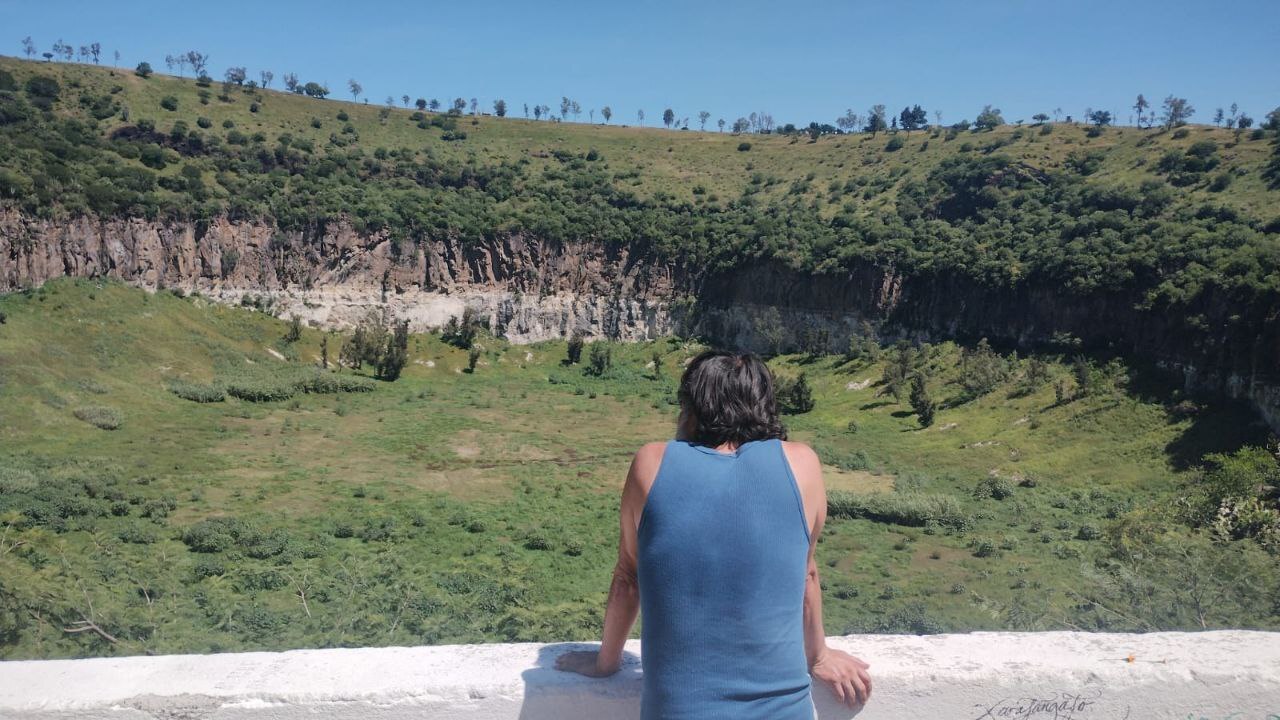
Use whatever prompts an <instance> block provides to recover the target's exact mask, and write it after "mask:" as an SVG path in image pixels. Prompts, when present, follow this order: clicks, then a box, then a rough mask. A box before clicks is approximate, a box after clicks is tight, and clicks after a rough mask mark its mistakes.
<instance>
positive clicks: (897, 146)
mask: <svg viewBox="0 0 1280 720" xmlns="http://www.w3.org/2000/svg"><path fill="white" fill-rule="evenodd" d="M904 145H906V143H905V142H904V141H903V140H902V138H900V137H898V136H897V135H894V136H893V137H891V138H889V142H888V143H887V144H886V145H885V146H884V149H885V152H897V151H899V150H901V149H902V148H903V146H904Z"/></svg>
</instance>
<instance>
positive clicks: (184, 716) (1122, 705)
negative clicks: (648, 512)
mask: <svg viewBox="0 0 1280 720" xmlns="http://www.w3.org/2000/svg"><path fill="white" fill-rule="evenodd" d="M829 642H830V644H831V645H832V646H833V647H837V648H840V649H844V650H847V651H849V652H852V653H854V654H856V655H858V656H860V657H862V658H863V659H864V660H867V661H868V662H870V663H871V673H872V677H873V679H874V683H875V689H874V695H873V697H872V700H871V703H870V704H869V705H868V706H867V707H866V708H865V709H864V710H862V711H861V712H860V713H857V715H856V716H857V717H858V718H859V719H860V720H863V719H865V720H879V719H884V720H899V719H901V720H907V719H908V718H909V719H911V720H916V719H917V718H941V719H949V718H955V719H956V720H1000V719H1003V718H1012V719H1014V720H1094V719H1097V720H1120V719H1122V718H1132V719H1133V720H1148V719H1156V718H1177V720H1202V719H1209V720H1280V633H1264V632H1247V631H1222V632H1205V633H1152V634H1147V635H1124V634H1101V633H1099V634H1090V633H1071V632H1051V633H972V634H967V635H934V636H900V635H867V636H847V637H837V638H831V639H830V641H829ZM581 647H582V646H581V645H573V644H568V643H562V644H550V645H538V644H515V645H447V646H436V647H412V648H357V649H337V650H294V651H289V652H280V653H229V654H222V655H170V656H156V657H125V658H100V659H88V660H48V661H10V662H3V663H0V718H4V719H5V720H8V719H10V718H14V719H19V718H20V719H22V720H27V719H30V720H46V719H48V718H75V719H83V720H96V719H98V718H111V719H112V720H153V719H159V718H164V719H165V720H206V719H210V720H212V719H217V720H292V719H294V718H309V719H312V720H316V719H324V720H356V719H357V718H359V719H360V720H366V719H369V720H382V719H385V720H399V719H402V718H415V719H421V718H438V719H440V720H453V719H455V718H456V719H461V718H466V719H467V720H508V719H516V718H518V719H520V720H544V719H545V720H553V719H554V720H562V719H563V720H573V719H577V718H583V719H585V718H636V717H639V695H640V688H641V683H642V677H641V671H640V660H639V655H640V645H639V643H638V642H634V641H633V642H632V643H630V644H629V645H628V654H627V661H626V664H625V666H624V668H623V670H622V671H621V672H620V673H618V674H617V675H615V676H614V677H612V678H609V679H607V680H591V679H588V678H583V677H579V676H576V675H569V674H566V673H561V672H558V671H556V670H555V669H553V668H554V664H555V657H556V656H557V655H559V654H560V653H562V652H564V651H566V650H569V649H575V648H581ZM814 695H815V701H816V705H817V709H818V716H819V717H820V718H823V719H824V720H825V719H828V718H851V717H854V716H855V714H854V712H853V711H851V710H848V709H844V708H841V707H839V706H838V705H837V704H836V703H835V701H834V698H832V697H831V696H830V695H829V694H828V693H827V692H826V691H825V690H824V689H817V690H816V691H815V694H814Z"/></svg>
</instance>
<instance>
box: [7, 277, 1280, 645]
mask: <svg viewBox="0 0 1280 720" xmlns="http://www.w3.org/2000/svg"><path fill="white" fill-rule="evenodd" d="M0 318H3V324H0V656H3V657H9V658H16V657H56V656H71V655H86V654H87V655H99V654H117V653H143V652H148V653H149V652H203V651H210V650H233V649H251V648H262V649H266V648H271V649H279V648H286V647H301V646H337V645H390V644H405V643H443V642H472V641H481V640H563V639H571V638H572V639H589V638H591V637H593V635H594V634H595V633H596V632H598V628H599V623H600V620H601V611H602V608H603V603H604V598H605V593H606V590H607V587H608V578H609V573H610V571H611V569H612V563H613V559H614V557H613V556H614V552H615V542H616V511H617V496H618V491H619V488H620V483H621V479H622V477H623V475H624V473H625V470H626V467H627V463H628V462H629V458H630V453H632V452H633V451H634V449H635V448H636V447H638V446H639V445H640V444H641V443H642V442H645V441H649V440H654V439H660V438H664V437H668V436H669V435H670V432H671V428H672V426H673V423H674V418H675V407H674V405H673V391H674V382H675V378H676V376H677V373H678V371H679V368H680V367H681V365H682V363H683V361H684V360H685V359H687V358H689V357H691V355H692V354H693V353H695V352H696V351H697V350H698V347H697V346H696V345H694V344H692V343H689V342H686V341H682V340H679V339H674V338H673V339H670V340H664V341H661V342H656V343H648V344H631V345H613V346H611V350H612V357H613V362H612V367H611V368H610V369H609V370H607V371H606V372H605V373H604V375H603V376H601V377H595V376H592V375H590V374H587V373H585V372H584V369H583V367H582V366H580V365H573V366H566V365H564V364H563V363H562V359H563V358H564V357H565V345H564V344H563V343H547V344H540V345H534V346H510V345H508V344H506V343H504V342H502V341H498V340H493V339H490V338H481V339H480V341H479V342H480V345H481V346H482V348H483V350H482V353H481V356H480V358H479V362H478V364H477V366H476V370H475V372H474V373H470V372H466V371H465V369H466V368H467V365H468V354H467V352H466V351H464V350H461V349H458V348H456V347H453V346H450V345H447V344H445V343H443V342H441V340H440V338H439V337H438V336H435V335H415V336H412V337H411V338H410V344H409V348H410V351H409V357H410V362H409V364H408V365H407V367H406V370H405V373H404V375H403V376H402V377H401V378H400V379H399V380H397V381H396V382H380V381H379V382H375V381H372V380H350V382H353V383H354V382H367V383H368V384H370V385H372V386H373V389H372V390H370V391H366V392H339V393H314V392H312V393H306V392H297V393H296V394H294V395H293V396H292V397H289V398H285V399H281V400H278V401H270V402H249V401H245V400H241V399H237V398H236V397H234V396H227V397H225V399H222V400H221V401H219V402H207V403H200V402H193V401H191V400H188V399H184V398H183V397H180V396H179V395H178V394H176V393H175V392H173V388H177V389H179V390H183V389H184V388H187V387H188V386H190V385H201V386H207V385H212V386H216V387H227V386H235V385H237V384H238V385H253V384H255V383H256V384H263V383H272V382H275V383H288V382H292V379H294V378H298V377H310V376H311V375H312V374H314V373H317V372H320V371H318V370H317V369H316V368H315V365H316V363H317V361H318V358H319V355H320V346H321V345H320V344H321V341H322V338H323V337H324V336H323V335H322V334H321V333H320V332H318V331H315V330H312V329H306V328H304V329H303V332H302V335H301V337H300V339H298V340H297V341H295V342H288V341H287V334H288V331H289V326H288V324H286V323H284V322H281V321H278V320H276V319H274V318H271V317H268V316H265V315H263V314H261V313H258V312H254V311H251V310H247V309H241V308H228V307H224V306H220V305H217V304H212V303H208V302H206V301H205V300H203V299H202V298H199V297H188V298H182V297H178V296H176V295H174V294H172V293H168V292H162V293H156V294H154V295H152V294H147V293H145V292H143V291H141V290H137V289H132V288H128V287H125V286H122V285H117V284H110V283H107V284H96V283H94V282H92V281H87V280H79V281H71V280H68V281H57V282H53V283H49V284H47V285H45V286H44V287H43V288H41V289H39V290H34V291H30V292H25V293H16V294H12V295H8V296H0ZM338 344H339V338H334V339H333V340H332V341H331V342H330V343H329V347H330V350H331V352H333V353H334V354H336V349H337V346H338ZM895 352H896V351H894V350H892V349H890V350H886V351H884V354H883V356H882V357H880V358H879V359H875V360H873V359H870V358H864V359H861V360H851V359H849V358H845V357H833V356H825V357H808V356H784V357H780V358H776V359H775V360H773V361H772V364H773V366H774V368H775V371H776V372H777V373H778V374H779V375H780V376H782V377H787V378H795V377H798V376H799V374H800V373H804V375H805V378H806V381H807V383H808V384H809V385H810V386H811V387H812V390H813V397H814V399H815V407H814V409H813V410H812V411H810V412H806V413H803V414H797V415H790V416H788V418H787V422H788V425H789V427H790V428H791V430H792V434H793V436H794V437H796V438H799V439H803V440H806V441H808V442H811V443H812V444H813V445H814V446H815V447H816V448H817V449H818V450H819V452H820V454H821V455H822V457H823V458H824V461H825V462H826V464H827V480H828V484H829V486H830V489H831V512H832V520H831V522H830V525H829V529H828V534H827V535H826V536H825V537H824V539H823V541H822V544H821V547H820V550H819V560H820V562H821V563H822V567H823V573H824V575H823V578H824V585H825V587H826V589H827V598H828V600H827V602H828V608H827V618H828V620H827V622H828V630H829V631H830V632H832V633H839V632H851V631H863V630H866V631H909V632H936V631H940V630H970V629H995V628H1017V629H1050V628H1073V627H1082V628H1089V629H1092V628H1113V629H1121V628H1123V629H1143V630H1145V629H1155V628H1199V627H1265V628H1277V627H1280V607H1277V606H1276V605H1275V604H1274V602H1273V599H1274V597H1276V596H1277V591H1278V590H1280V574H1278V573H1277V571H1276V566H1275V558H1274V555H1269V554H1268V553H1267V552H1266V551H1265V550H1264V549H1263V548H1264V545H1263V544H1262V543H1260V542H1259V541H1256V540H1253V539H1248V538H1245V539H1241V540H1236V541H1226V540H1223V539H1216V540H1215V539H1214V538H1215V537H1218V538H1221V536H1215V535H1213V534H1212V533H1211V532H1210V529H1209V528H1208V527H1205V528H1202V529H1200V530H1193V529H1192V527H1191V526H1190V525H1189V522H1190V520H1189V518H1191V517H1192V515H1194V513H1193V509H1194V508H1193V506H1195V505H1196V504H1197V503H1199V502H1200V500H1199V498H1201V496H1202V495H1203V494H1204V492H1205V488H1206V487H1208V485H1207V481H1206V478H1209V479H1212V478H1213V477H1217V475H1213V474H1212V473H1209V474H1202V473H1200V472H1197V471H1194V470H1191V469H1188V466H1190V465H1193V464H1196V463H1198V462H1199V461H1200V458H1201V457H1202V455H1203V454H1204V453H1206V452H1211V451H1219V450H1225V451H1232V450H1234V449H1235V448H1236V447H1238V446H1240V445H1242V444H1244V443H1248V442H1259V441H1260V440H1261V438H1260V437H1259V435H1260V433H1261V432H1262V430H1261V428H1259V427H1258V426H1257V425H1256V424H1254V423H1253V422H1252V420H1251V419H1250V416H1249V413H1247V412H1245V411H1244V410H1242V409H1240V408H1237V407H1234V406H1230V405H1221V406H1218V405H1207V406H1206V405H1200V404H1197V403H1193V402H1191V401H1190V400H1187V399H1185V398H1183V397H1181V396H1180V395H1179V394H1178V393H1177V392H1175V391H1172V390H1169V389H1167V388H1161V387H1156V386H1150V385H1148V384H1146V383H1145V381H1143V380H1142V379H1141V377H1138V376H1134V374H1133V373H1132V372H1131V371H1130V370H1129V369H1128V368H1125V367H1124V366H1123V365H1120V364H1113V365H1111V366H1109V367H1106V368H1096V367H1094V368H1089V373H1090V375H1089V377H1090V378H1091V379H1090V380H1089V382H1090V387H1091V391H1090V392H1089V393H1087V394H1083V395H1081V394H1080V393H1079V392H1078V375H1077V370H1076V369H1075V368H1073V367H1072V366H1071V365H1070V363H1069V362H1064V361H1063V359H1061V358H1053V357H1049V358H1044V359H1043V360H1044V361H1045V364H1044V365H1043V366H1039V367H1038V369H1036V370H1033V369H1032V363H1031V361H1029V360H1026V359H1016V358H1012V357H1001V356H995V355H992V356H978V355H975V354H974V351H963V350H961V349H959V348H957V347H955V346H953V345H950V344H943V345H938V346H926V347H924V348H923V349H922V351H921V353H920V354H919V355H918V356H914V359H913V360H912V363H913V365H914V367H916V368H917V370H918V371H920V372H923V373H926V374H927V375H928V377H929V378H930V380H929V384H928V387H929V390H930V392H931V393H932V395H933V398H934V400H935V401H936V403H937V405H938V406H939V408H940V409H939V411H938V413H937V417H936V419H935V421H934V423H933V425H932V426H931V427H928V428H925V429H922V428H921V427H920V423H919V419H918V417H917V416H916V415H915V414H914V413H913V411H912V408H911V406H910V403H909V401H908V398H907V396H906V394H904V395H903V398H902V399H901V400H898V399H896V398H895V397H894V396H893V395H892V394H888V393H886V388H885V385H884V383H883V378H884V376H885V369H886V366H887V365H889V364H891V363H894V362H897V360H896V355H895ZM655 353H656V354H657V356H658V358H659V359H660V361H661V362H660V368H659V370H658V371H657V372H655V371H654V368H653V367H651V366H650V365H649V364H650V362H651V361H652V359H653V357H654V355H655ZM984 363H985V364H984ZM990 363H995V365H990ZM980 366H981V367H983V368H987V369H988V370H990V368H991V367H995V366H998V368H999V369H1001V370H1000V376H999V377H998V378H997V379H996V380H995V381H994V385H992V386H991V387H990V388H988V389H987V391H985V392H980V393H977V394H975V391H974V389H973V387H972V384H971V383H969V384H966V382H967V381H966V378H968V377H970V376H971V375H972V374H973V371H974V369H975V368H978V367H980ZM337 377H340V378H349V379H350V378H361V377H362V375H361V374H359V373H354V372H352V371H350V370H342V371H340V372H339V373H338V375H337ZM1031 378H1035V379H1034V380H1033V379H1031ZM179 383H181V384H179ZM355 389H361V388H358V387H356V388H355ZM1062 392H1064V393H1065V396H1064V397H1063V398H1061V399H1059V398H1058V395H1059V394H1060V393H1062ZM1078 395H1079V397H1077V396H1078ZM82 418H84V419H82ZM104 418H105V419H106V420H107V421H109V422H103V420H104ZM549 418H555V422H548V419H549ZM94 423H98V424H94ZM99 425H104V426H106V427H111V426H113V425H116V427H114V429H103V428H102V427H99ZM1241 457H1243V458H1244V459H1236V460H1233V461H1232V462H1234V463H1236V465H1233V466H1232V467H1236V468H1237V469H1239V468H1238V467H1237V466H1242V465H1241V464H1242V463H1244V462H1245V461H1246V460H1247V461H1248V462H1254V461H1258V462H1261V461H1259V460H1258V458H1259V457H1261V458H1263V459H1265V460H1266V462H1269V463H1270V464H1269V465H1266V464H1265V463H1264V464H1261V465H1257V466H1256V467H1257V468H1261V470H1260V472H1272V473H1274V472H1275V470H1274V468H1275V461H1274V459H1273V458H1270V456H1267V455H1266V454H1265V453H1263V454H1262V455H1260V456H1259V455H1257V454H1254V455H1248V456H1247V457H1246V456H1241ZM1267 468H1270V469H1269V470H1268V469H1267ZM1244 476H1245V475H1241V477H1244ZM1248 477H1253V476H1252V475H1249V476H1248ZM1224 590H1225V591H1224Z"/></svg>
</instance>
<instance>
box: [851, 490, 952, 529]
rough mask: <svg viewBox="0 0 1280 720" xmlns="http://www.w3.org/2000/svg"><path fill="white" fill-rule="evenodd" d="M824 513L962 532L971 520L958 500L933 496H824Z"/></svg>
mask: <svg viewBox="0 0 1280 720" xmlns="http://www.w3.org/2000/svg"><path fill="white" fill-rule="evenodd" d="M827 512H828V514H829V515H831V517H835V518H848V519H857V518H865V519H867V520H874V521H876V522H885V523H892V524H895V525H905V526H908V527H923V526H926V525H929V524H935V525H941V526H943V527H949V528H952V529H954V530H965V529H968V528H969V527H970V525H971V524H972V519H971V518H970V517H969V516H968V515H967V514H965V512H964V510H963V509H962V508H961V506H960V502H959V500H957V499H956V498H955V497H954V496H952V495H944V494H935V493H894V494H886V493H870V494H863V493H851V492H841V491H831V492H829V493H827Z"/></svg>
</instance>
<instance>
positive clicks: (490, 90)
mask: <svg viewBox="0 0 1280 720" xmlns="http://www.w3.org/2000/svg"><path fill="white" fill-rule="evenodd" d="M0 28H4V37H2V38H0V53H3V54H7V55H19V54H20V53H21V49H22V48H21V40H22V38H23V37H24V36H26V35H31V36H32V38H33V39H34V40H35V41H36V42H37V44H38V45H39V46H40V48H41V50H42V51H43V50H46V49H48V47H49V46H50V45H52V44H53V43H54V42H55V41H57V40H58V39H59V38H62V39H64V40H65V41H66V42H68V43H73V44H75V45H77V46H78V45H81V44H87V43H89V42H93V41H98V42H101V43H102V45H103V48H104V51H103V54H104V56H105V57H106V58H108V59H109V58H110V57H111V53H112V51H113V50H116V49H118V50H119V51H120V53H121V63H122V64H124V65H127V66H129V67H132V66H133V65H135V64H136V63H137V62H138V61H140V60H148V61H150V62H151V64H152V65H153V66H155V67H156V69H157V70H160V71H163V68H164V62H163V58H164V56H165V54H166V53H176V52H178V51H184V50H187V49H198V50H201V51H203V52H206V53H208V54H209V55H210V57H211V61H210V67H209V71H210V74H211V75H213V76H214V77H215V78H220V77H221V76H222V73H223V71H224V70H225V69H226V67H227V66H229V65H244V66H246V67H248V68H249V73H250V77H256V76H257V71H258V70H260V69H269V70H272V71H274V72H275V75H276V78H277V79H276V83H275V85H276V86H277V87H278V86H279V85H280V78H281V76H282V75H284V73H285V72H290V71H292V72H296V73H297V74H298V76H299V77H300V78H301V79H303V80H315V81H318V82H324V83H327V84H328V85H329V87H330V88H331V89H332V90H333V97H336V98H339V99H341V98H349V97H350V95H349V94H347V92H346V84H347V80H348V78H356V79H358V80H359V81H360V82H361V83H362V84H363V85H364V88H365V91H364V96H365V97H368V98H369V100H370V102H373V103H378V102H381V101H382V100H384V99H385V98H386V97H387V96H388V95H392V96H394V97H396V98H399V97H400V96H401V95H403V94H406V93H407V94H408V95H409V96H410V97H413V98H417V97H425V98H428V99H430V98H433V97H435V98H439V99H440V100H441V101H442V102H447V101H448V100H449V99H451V98H454V97H463V98H467V99H470V98H472V97H477V98H479V99H480V103H481V106H482V107H483V108H485V109H489V108H491V104H492V101H493V100H494V99H496V98H504V99H506V101H507V103H508V105H509V106H510V108H511V113H512V114H514V115H520V114H522V112H523V111H522V105H523V104H524V103H528V104H530V105H534V104H546V105H549V106H551V107H552V108H558V106H559V104H560V97H561V96H562V95H568V96H569V97H570V98H573V99H576V100H578V101H579V102H580V103H581V104H582V107H583V116H582V119H583V120H584V121H585V120H586V119H587V116H586V110H587V109H589V108H599V107H602V106H604V105H611V106H612V107H613V110H614V114H615V119H614V122H615V123H616V122H620V121H621V122H628V123H634V122H635V115H636V109H637V108H643V109H644V110H645V113H646V115H647V116H648V120H647V123H648V124H649V125H654V124H658V123H660V122H661V120H660V118H661V115H662V111H663V109H664V108H666V107H671V108H674V109H675V111H676V114H677V117H686V116H687V117H689V118H690V122H691V125H696V123H697V120H696V117H697V113H698V111H699V110H708V111H710V112H711V114H712V120H711V122H712V123H714V122H715V118H719V117H724V118H725V119H726V120H727V121H728V122H730V123H732V121H733V119H734V118H737V117H739V116H744V115H747V114H748V113H750V112H751V111H753V110H756V111H766V112H769V113H771V114H772V115H773V116H774V118H775V120H776V121H778V122H779V123H785V122H796V123H797V124H800V123H807V122H808V121H810V120H819V121H821V122H833V121H834V119H835V117H836V116H837V115H839V114H842V113H843V112H844V110H845V108H853V109H854V111H855V112H858V113H859V114H863V113H865V110H866V108H868V107H869V106H871V105H872V104H875V103H884V104H885V105H887V106H888V107H889V109H890V110H891V111H892V112H894V113H896V112H897V111H898V110H900V109H901V108H902V107H903V106H904V105H907V104H909V103H910V104H914V103H919V104H921V105H923V106H924V107H925V109H927V110H928V111H929V112H930V118H929V119H930V121H932V120H933V111H934V110H935V109H940V110H941V111H942V120H943V122H944V123H951V122H955V121H958V120H961V119H965V118H967V119H970V120H972V119H973V118H974V117H975V116H976V115H977V113H978V111H979V110H980V109H981V107H982V105H984V104H986V103H991V104H993V105H995V106H996V107H998V108H1001V109H1002V110H1003V112H1004V116H1005V118H1006V120H1009V121H1014V120H1017V119H1019V118H1023V119H1028V120H1029V119H1030V117H1031V116H1032V115H1033V114H1035V113H1037V112H1042V111H1043V112H1052V111H1053V110H1054V109H1055V108H1059V107H1060V108H1062V111H1063V113H1064V114H1070V115H1075V116H1077V117H1079V116H1080V115H1082V114H1083V112H1084V109H1085V108H1086V107H1092V108H1096V109H1109V110H1112V111H1113V112H1115V113H1116V114H1117V119H1118V120H1119V121H1120V122H1127V121H1128V119H1129V117H1130V115H1131V114H1132V111H1131V110H1130V106H1131V105H1132V104H1133V99H1134V97H1135V96H1136V95H1137V93H1139V92H1141V93H1144V94H1145V95H1146V97H1147V99H1148V100H1151V101H1152V102H1153V104H1156V105H1158V104H1159V101H1160V100H1161V99H1163V98H1164V97H1165V96H1166V95H1169V94H1176V95H1179V96H1182V97H1186V98H1187V99H1189V100H1190V101H1191V103H1192V104H1193V105H1194V106H1195V108H1196V115H1195V117H1194V118H1193V120H1194V121H1198V122H1208V121H1210V119H1211V117H1212V114H1213V110H1214V108H1216V107H1219V106H1221V107H1226V106H1229V105H1230V104H1231V103H1232V102H1238V103H1239V104H1240V107H1241V109H1242V110H1244V111H1246V112H1248V113H1249V114H1251V115H1253V116H1254V117H1255V118H1258V119H1260V118H1261V117H1262V116H1263V115H1265V114H1266V113H1267V112H1268V111H1270V110H1271V109H1272V108H1275V107H1276V106H1278V105H1280V72H1277V68H1280V51H1278V50H1277V48H1278V47H1280V0H1238V1H1237V2H1232V3H1226V4H1222V3H1213V2H1207V1H1205V0H1197V1H1195V2H1189V1H1187V0H1166V1H1165V2H1151V1H1148V0H1074V1H1071V2H1067V1H1065V0H973V1H971V2H953V1H948V2H940V1H932V0H920V1H918V2H909V3H906V2H894V1H892V0H884V1H881V2H874V3H873V2H862V1H860V0H858V1H854V0H848V1H845V2H838V1H836V0H811V1H810V2H807V3H788V2H784V1H782V0H771V1H770V2H757V1H755V0H744V1H740V2H733V3H728V2H724V3H719V2H692V1H688V0H686V1H682V2H666V1H663V2H629V3H609V2H599V1H597V2H568V1H557V0H541V1H534V0H525V1H522V2H515V1H508V0H503V1H497V0H493V1H488V2H486V1H484V0H471V1H470V2H456V1H455V2H449V3H438V2H425V1H424V2H386V1H380V0H365V1H363V2H350V1H345V2H334V1H331V0H314V1H311V2H301V1H296V0H257V1H256V2H243V1H242V0H223V1H221V2H204V3H194V2H164V3H160V2H130V1H128V0H116V1H114V2H112V1H108V0H42V1H39V2H36V1H33V0H0ZM397 102H398V100H397ZM556 112H558V110H556Z"/></svg>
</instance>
